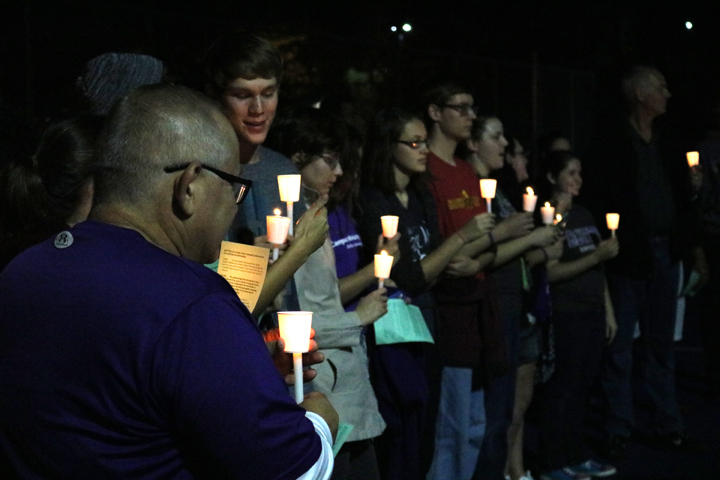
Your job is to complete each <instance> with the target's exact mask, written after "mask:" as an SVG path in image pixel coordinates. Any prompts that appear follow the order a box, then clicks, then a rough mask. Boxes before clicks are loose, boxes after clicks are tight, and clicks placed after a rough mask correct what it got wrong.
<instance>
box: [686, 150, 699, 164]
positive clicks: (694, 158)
mask: <svg viewBox="0 0 720 480" xmlns="http://www.w3.org/2000/svg"><path fill="white" fill-rule="evenodd" d="M686 155H687V161H688V165H690V168H692V167H694V166H695V165H697V164H698V163H700V153H698V152H687V154H686Z"/></svg>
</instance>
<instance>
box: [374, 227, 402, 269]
mask: <svg viewBox="0 0 720 480" xmlns="http://www.w3.org/2000/svg"><path fill="white" fill-rule="evenodd" d="M401 236H402V234H401V233H399V232H398V233H396V234H395V236H394V237H391V238H385V237H384V236H383V234H382V233H381V234H380V235H379V236H378V243H377V248H376V249H375V253H377V254H378V255H380V252H382V251H383V250H385V253H387V254H388V255H391V256H392V257H393V266H395V265H397V262H398V261H399V260H400V246H399V245H398V240H400V237H401Z"/></svg>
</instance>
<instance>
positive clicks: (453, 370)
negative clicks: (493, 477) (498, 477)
mask: <svg viewBox="0 0 720 480" xmlns="http://www.w3.org/2000/svg"><path fill="white" fill-rule="evenodd" d="M472 377H473V371H472V369H471V368H460V367H444V368H443V369H442V384H441V392H440V408H439V412H438V418H437V427H436V431H435V454H434V456H433V462H432V466H431V467H430V472H429V473H428V475H427V479H428V480H469V479H470V478H471V477H472V474H473V471H474V470H475V465H476V464H477V459H478V455H479V453H480V446H481V445H482V441H483V437H484V436H485V406H484V395H483V391H482V390H473V389H472Z"/></svg>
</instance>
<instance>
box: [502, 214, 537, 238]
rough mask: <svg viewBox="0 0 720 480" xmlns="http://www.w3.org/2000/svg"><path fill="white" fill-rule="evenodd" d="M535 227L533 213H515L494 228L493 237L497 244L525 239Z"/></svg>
mask: <svg viewBox="0 0 720 480" xmlns="http://www.w3.org/2000/svg"><path fill="white" fill-rule="evenodd" d="M534 226H535V223H534V222H533V217H532V213H530V212H519V213H513V214H511V215H509V216H508V217H507V218H505V219H504V220H503V221H501V222H499V223H498V224H497V225H496V226H495V228H493V230H492V232H493V237H495V241H496V242H502V241H504V240H509V239H512V238H518V237H524V236H525V235H527V234H528V233H530V232H531V231H532V229H533V227H534Z"/></svg>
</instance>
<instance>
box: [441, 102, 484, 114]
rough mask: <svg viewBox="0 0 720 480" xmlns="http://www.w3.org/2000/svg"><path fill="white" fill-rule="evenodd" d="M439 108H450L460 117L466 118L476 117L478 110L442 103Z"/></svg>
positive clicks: (470, 106) (466, 106) (472, 107)
mask: <svg viewBox="0 0 720 480" xmlns="http://www.w3.org/2000/svg"><path fill="white" fill-rule="evenodd" d="M438 106H439V107H441V108H451V109H453V110H455V111H456V112H458V113H459V114H460V115H463V116H467V115H471V114H472V115H477V114H478V111H479V108H478V107H474V106H472V105H453V104H452V103H444V104H442V105H438Z"/></svg>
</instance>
